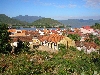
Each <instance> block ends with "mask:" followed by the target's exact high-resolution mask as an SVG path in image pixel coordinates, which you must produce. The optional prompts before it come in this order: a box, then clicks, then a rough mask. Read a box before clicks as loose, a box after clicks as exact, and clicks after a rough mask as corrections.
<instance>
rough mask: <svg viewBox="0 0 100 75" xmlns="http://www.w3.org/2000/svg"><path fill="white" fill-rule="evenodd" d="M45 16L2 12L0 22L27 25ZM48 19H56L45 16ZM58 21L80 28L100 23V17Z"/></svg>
mask: <svg viewBox="0 0 100 75" xmlns="http://www.w3.org/2000/svg"><path fill="white" fill-rule="evenodd" d="M44 18H45V17H41V16H28V15H25V16H22V15H19V16H16V17H12V18H10V17H8V16H6V15H5V14H0V22H3V23H7V24H9V25H20V26H21V25H25V26H27V25H29V24H34V22H36V21H37V20H40V19H44ZM46 19H47V20H46ZM48 20H50V21H51V20H54V19H51V18H49V19H48V18H45V20H44V21H48ZM57 21H58V22H60V23H62V24H64V25H68V26H71V27H73V28H75V27H78V28H79V27H82V26H86V25H89V26H92V25H95V23H100V19H99V20H93V19H89V20H84V19H68V20H56V22H57ZM37 22H38V21H37Z"/></svg>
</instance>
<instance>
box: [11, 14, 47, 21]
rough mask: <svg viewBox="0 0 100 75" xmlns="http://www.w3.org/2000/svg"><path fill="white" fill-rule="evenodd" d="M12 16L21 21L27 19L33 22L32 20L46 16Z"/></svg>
mask: <svg viewBox="0 0 100 75" xmlns="http://www.w3.org/2000/svg"><path fill="white" fill-rule="evenodd" d="M12 18H13V19H17V20H20V21H26V22H29V23H32V22H34V21H36V20H39V19H42V18H45V17H41V16H28V15H25V16H22V15H19V16H16V17H12Z"/></svg>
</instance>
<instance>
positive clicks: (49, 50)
mask: <svg viewBox="0 0 100 75" xmlns="http://www.w3.org/2000/svg"><path fill="white" fill-rule="evenodd" d="M37 50H41V51H47V52H51V53H53V52H55V53H56V52H58V51H57V50H53V49H52V48H49V47H47V46H39V48H38V49H37Z"/></svg>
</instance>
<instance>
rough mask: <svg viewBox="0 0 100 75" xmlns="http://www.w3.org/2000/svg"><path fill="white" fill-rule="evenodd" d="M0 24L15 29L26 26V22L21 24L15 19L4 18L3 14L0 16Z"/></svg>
mask: <svg viewBox="0 0 100 75" xmlns="http://www.w3.org/2000/svg"><path fill="white" fill-rule="evenodd" d="M0 22H1V23H6V24H8V25H9V26H13V27H15V28H16V27H17V26H25V25H28V23H27V22H22V21H19V20H16V19H12V18H10V17H8V16H6V15H5V14H0Z"/></svg>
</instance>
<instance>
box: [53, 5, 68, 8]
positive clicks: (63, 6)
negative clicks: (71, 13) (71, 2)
mask: <svg viewBox="0 0 100 75" xmlns="http://www.w3.org/2000/svg"><path fill="white" fill-rule="evenodd" d="M54 6H55V7H57V8H66V5H54Z"/></svg>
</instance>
